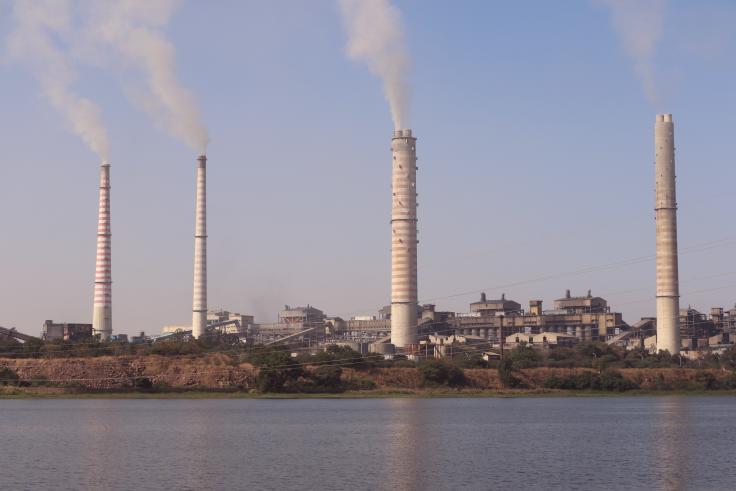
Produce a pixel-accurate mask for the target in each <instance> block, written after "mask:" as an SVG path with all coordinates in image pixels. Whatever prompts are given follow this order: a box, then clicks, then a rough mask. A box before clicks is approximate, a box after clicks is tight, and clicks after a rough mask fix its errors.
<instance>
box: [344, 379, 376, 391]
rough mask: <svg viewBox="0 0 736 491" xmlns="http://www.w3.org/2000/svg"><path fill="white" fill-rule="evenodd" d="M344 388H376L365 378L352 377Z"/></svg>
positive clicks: (374, 384)
mask: <svg viewBox="0 0 736 491" xmlns="http://www.w3.org/2000/svg"><path fill="white" fill-rule="evenodd" d="M345 388H346V389H348V390H373V389H375V388H376V383H375V382H374V381H373V380H370V379H367V378H363V377H353V378H351V379H350V380H348V381H347V383H346V384H345Z"/></svg>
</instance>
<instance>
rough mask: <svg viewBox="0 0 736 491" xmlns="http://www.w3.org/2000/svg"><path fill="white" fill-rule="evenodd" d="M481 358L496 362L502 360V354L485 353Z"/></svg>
mask: <svg viewBox="0 0 736 491" xmlns="http://www.w3.org/2000/svg"><path fill="white" fill-rule="evenodd" d="M481 356H482V358H483V360H484V361H494V360H500V359H501V353H496V352H495V351H484V352H483V354H482V355H481Z"/></svg>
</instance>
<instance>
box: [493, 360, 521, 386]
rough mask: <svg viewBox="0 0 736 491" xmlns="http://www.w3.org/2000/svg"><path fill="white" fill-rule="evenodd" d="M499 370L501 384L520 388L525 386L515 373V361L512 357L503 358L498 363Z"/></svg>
mask: <svg viewBox="0 0 736 491" xmlns="http://www.w3.org/2000/svg"><path fill="white" fill-rule="evenodd" d="M497 370H498V376H499V378H500V379H501V384H502V385H503V386H504V387H509V388H519V387H522V386H523V384H522V382H521V380H519V379H518V378H517V377H516V376H515V375H514V372H513V370H514V362H513V361H512V360H511V359H510V358H504V359H503V360H501V361H500V362H499V363H498V369H497Z"/></svg>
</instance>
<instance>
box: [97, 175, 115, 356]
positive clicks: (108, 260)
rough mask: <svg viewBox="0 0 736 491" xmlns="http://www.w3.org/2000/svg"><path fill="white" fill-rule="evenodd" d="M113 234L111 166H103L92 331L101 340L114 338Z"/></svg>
mask: <svg viewBox="0 0 736 491" xmlns="http://www.w3.org/2000/svg"><path fill="white" fill-rule="evenodd" d="M111 239H112V233H111V229H110V164H108V163H107V162H103V163H102V165H101V166H100V205H99V211H98V217H97V260H96V262H95V294H94V305H93V310H92V329H93V332H95V333H100V339H101V340H102V341H108V340H109V339H110V336H111V335H112V251H111V245H112V244H111V242H112V240H111Z"/></svg>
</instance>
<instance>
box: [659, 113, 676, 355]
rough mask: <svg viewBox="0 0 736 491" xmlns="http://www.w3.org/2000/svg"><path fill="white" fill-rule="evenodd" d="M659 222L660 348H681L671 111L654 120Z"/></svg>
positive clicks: (672, 349) (673, 349)
mask: <svg viewBox="0 0 736 491" xmlns="http://www.w3.org/2000/svg"><path fill="white" fill-rule="evenodd" d="M654 156H655V158H654V172H655V179H656V195H655V200H656V201H655V208H654V209H655V220H656V222H657V350H658V351H662V350H667V351H669V352H670V353H671V354H673V355H674V354H677V353H679V352H680V287H679V279H678V271H677V200H676V197H675V127H674V123H673V122H672V115H671V114H658V115H657V119H656V121H655V123H654Z"/></svg>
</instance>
